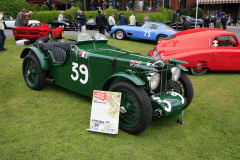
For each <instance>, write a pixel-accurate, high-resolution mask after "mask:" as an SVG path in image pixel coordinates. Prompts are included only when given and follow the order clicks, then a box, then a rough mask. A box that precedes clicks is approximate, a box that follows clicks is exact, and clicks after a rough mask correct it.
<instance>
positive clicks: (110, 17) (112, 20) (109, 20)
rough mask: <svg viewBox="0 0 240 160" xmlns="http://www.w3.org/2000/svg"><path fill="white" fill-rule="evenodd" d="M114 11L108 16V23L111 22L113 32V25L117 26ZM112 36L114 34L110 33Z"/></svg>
mask: <svg viewBox="0 0 240 160" xmlns="http://www.w3.org/2000/svg"><path fill="white" fill-rule="evenodd" d="M114 16H115V15H114V13H112V15H111V16H109V18H108V23H109V31H110V32H111V30H112V27H113V26H116V22H115V18H114ZM110 37H112V34H111V33H110Z"/></svg>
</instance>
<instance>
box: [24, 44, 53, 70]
mask: <svg viewBox="0 0 240 160" xmlns="http://www.w3.org/2000/svg"><path fill="white" fill-rule="evenodd" d="M30 51H32V53H33V54H35V55H36V56H37V57H38V60H39V62H40V65H41V68H42V70H48V69H49V66H48V62H47V61H46V59H45V58H46V57H47V56H46V55H47V54H45V55H44V53H43V52H42V51H41V50H40V49H38V48H37V47H35V46H31V47H27V48H25V49H24V50H23V51H22V54H21V56H20V58H24V57H25V56H26V55H27V54H29V52H30Z"/></svg>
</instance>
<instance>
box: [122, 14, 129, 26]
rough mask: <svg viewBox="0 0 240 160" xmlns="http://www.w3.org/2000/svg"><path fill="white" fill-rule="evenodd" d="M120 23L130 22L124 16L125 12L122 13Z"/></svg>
mask: <svg viewBox="0 0 240 160" xmlns="http://www.w3.org/2000/svg"><path fill="white" fill-rule="evenodd" d="M120 24H121V25H127V24H128V20H127V18H126V17H125V16H124V14H123V13H122V18H121V20H120Z"/></svg>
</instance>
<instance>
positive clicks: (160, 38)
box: [156, 35, 167, 43]
mask: <svg viewBox="0 0 240 160" xmlns="http://www.w3.org/2000/svg"><path fill="white" fill-rule="evenodd" d="M166 37H167V36H166V35H158V36H157V39H156V42H157V43H158V42H159V41H161V40H162V39H164V38H166Z"/></svg>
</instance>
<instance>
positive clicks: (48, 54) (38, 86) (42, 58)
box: [20, 33, 193, 135]
mask: <svg viewBox="0 0 240 160" xmlns="http://www.w3.org/2000/svg"><path fill="white" fill-rule="evenodd" d="M107 41H108V39H107V38H106V37H105V36H103V35H101V34H96V35H95V40H93V39H92V37H91V36H89V35H87V34H86V33H85V34H84V33H81V34H79V35H78V39H76V40H73V39H71V41H69V42H57V41H55V40H51V38H49V37H42V38H40V39H38V40H37V41H36V42H35V43H34V44H33V46H30V47H27V48H25V49H24V50H23V51H22V54H21V56H20V57H21V58H24V60H23V65H22V72H23V76H24V80H25V82H26V84H27V86H28V87H29V88H31V89H33V90H42V89H43V87H44V85H45V82H46V80H47V79H48V80H50V82H53V83H54V84H56V85H58V86H61V87H63V88H66V89H68V90H70V91H73V92H76V93H79V94H82V95H85V96H89V97H92V96H93V90H104V91H116V92H121V93H122V98H121V105H120V118H119V128H120V129H121V130H123V131H125V132H127V133H129V134H134V135H136V134H139V133H141V132H143V131H144V130H145V129H146V128H147V127H148V126H149V124H150V123H151V120H152V117H153V116H158V117H164V118H170V117H175V116H177V115H179V114H181V113H182V110H184V109H186V108H187V107H188V106H189V105H190V103H191V101H192V98H193V86H192V83H191V81H190V80H189V78H188V77H187V76H186V75H185V74H183V73H182V72H181V70H183V71H187V69H186V68H185V67H183V66H182V65H180V64H179V63H182V64H187V62H185V61H181V60H177V59H170V60H169V62H167V61H163V60H162V59H161V56H159V57H157V58H156V57H148V56H146V55H141V54H138V53H133V52H130V51H127V50H123V49H119V48H116V47H115V46H114V45H113V46H111V45H108V44H107Z"/></svg>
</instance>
